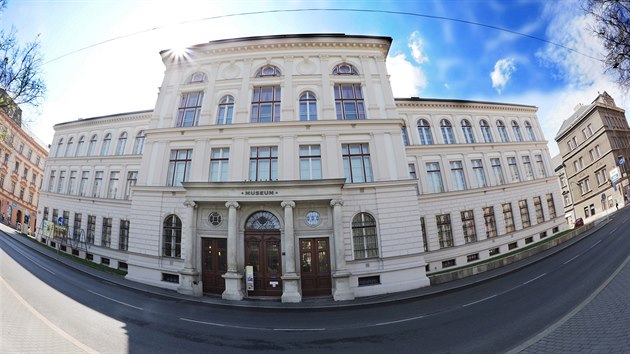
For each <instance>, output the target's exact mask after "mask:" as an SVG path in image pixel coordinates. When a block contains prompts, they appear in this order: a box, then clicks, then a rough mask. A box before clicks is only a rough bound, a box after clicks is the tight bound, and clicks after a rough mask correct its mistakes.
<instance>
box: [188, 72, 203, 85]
mask: <svg viewBox="0 0 630 354" xmlns="http://www.w3.org/2000/svg"><path fill="white" fill-rule="evenodd" d="M204 81H206V74H204V73H202V72H201V71H197V72H196V73H194V74H192V75H191V76H190V81H189V82H190V83H191V84H192V83H196V82H204Z"/></svg>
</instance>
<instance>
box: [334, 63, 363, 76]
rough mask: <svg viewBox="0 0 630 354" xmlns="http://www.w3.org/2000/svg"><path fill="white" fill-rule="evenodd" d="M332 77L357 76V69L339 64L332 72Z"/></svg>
mask: <svg viewBox="0 0 630 354" xmlns="http://www.w3.org/2000/svg"><path fill="white" fill-rule="evenodd" d="M332 74H333V75H359V72H358V71H357V69H356V68H355V67H354V66H353V65H351V64H348V63H341V64H338V65H335V67H334V68H333V71H332Z"/></svg>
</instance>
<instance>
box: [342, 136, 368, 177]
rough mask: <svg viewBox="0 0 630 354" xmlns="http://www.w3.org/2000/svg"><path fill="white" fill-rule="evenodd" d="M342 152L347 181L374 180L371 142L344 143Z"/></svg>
mask: <svg viewBox="0 0 630 354" xmlns="http://www.w3.org/2000/svg"><path fill="white" fill-rule="evenodd" d="M341 153H342V158H343V169H344V173H345V176H346V183H362V182H372V181H373V178H372V163H371V161H370V148H369V144H367V143H364V144H342V145H341Z"/></svg>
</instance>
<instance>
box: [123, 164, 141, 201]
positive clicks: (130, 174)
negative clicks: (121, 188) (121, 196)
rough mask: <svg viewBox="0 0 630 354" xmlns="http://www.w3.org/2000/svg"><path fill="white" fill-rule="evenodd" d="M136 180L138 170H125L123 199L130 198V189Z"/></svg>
mask: <svg viewBox="0 0 630 354" xmlns="http://www.w3.org/2000/svg"><path fill="white" fill-rule="evenodd" d="M137 182H138V171H129V172H127V183H126V184H125V199H130V198H131V189H132V188H133V187H134V186H135V185H136V183H137Z"/></svg>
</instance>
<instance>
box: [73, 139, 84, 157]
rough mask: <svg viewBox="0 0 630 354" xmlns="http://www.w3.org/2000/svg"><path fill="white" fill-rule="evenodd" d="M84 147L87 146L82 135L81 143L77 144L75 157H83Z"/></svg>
mask: <svg viewBox="0 0 630 354" xmlns="http://www.w3.org/2000/svg"><path fill="white" fill-rule="evenodd" d="M83 145H85V136H83V135H81V137H80V138H79V142H78V143H77V151H75V153H74V156H83Z"/></svg>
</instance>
